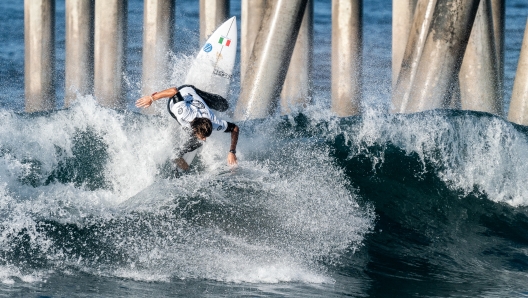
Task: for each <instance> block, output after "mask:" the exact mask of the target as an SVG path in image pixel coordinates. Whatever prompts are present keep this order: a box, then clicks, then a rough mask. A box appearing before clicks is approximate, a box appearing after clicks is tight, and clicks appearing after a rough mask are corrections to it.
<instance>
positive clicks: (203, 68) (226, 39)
mask: <svg viewBox="0 0 528 298" xmlns="http://www.w3.org/2000/svg"><path fill="white" fill-rule="evenodd" d="M236 52H237V24H236V17H232V18H230V19H229V20H227V21H225V22H224V23H223V24H222V25H220V27H218V28H217V29H216V30H215V31H214V32H213V34H211V36H209V38H208V39H207V41H206V42H205V44H204V46H203V47H202V48H201V50H200V52H199V53H198V55H197V56H196V58H195V59H194V62H193V64H192V66H191V69H190V70H189V72H188V73H187V77H186V78H185V84H187V85H194V86H195V87H196V88H198V89H200V90H203V91H206V92H210V93H214V94H218V95H221V96H222V97H224V98H225V97H227V94H228V92H229V85H230V83H231V76H232V74H233V68H234V67H235V59H236ZM201 148H202V147H200V148H198V149H196V150H194V151H191V152H188V153H185V154H184V155H183V159H184V160H185V162H187V164H188V165H189V166H190V165H191V163H192V161H193V160H194V158H195V157H196V154H197V153H198V152H199V150H201Z"/></svg>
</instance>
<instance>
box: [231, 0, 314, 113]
mask: <svg viewBox="0 0 528 298" xmlns="http://www.w3.org/2000/svg"><path fill="white" fill-rule="evenodd" d="M306 3H307V0H273V1H271V3H270V5H269V6H268V7H267V9H266V14H265V16H264V19H263V21H262V26H261V29H260V31H259V34H258V36H257V39H256V40H255V44H254V46H253V51H252V54H251V59H250V60H251V61H250V64H249V68H248V70H247V71H246V77H245V79H244V85H243V86H242V88H241V92H240V98H239V101H238V104H237V107H236V110H235V115H234V116H235V118H236V119H237V120H243V119H251V118H264V117H266V116H268V115H269V114H270V113H271V112H272V111H273V110H274V108H275V107H276V106H277V103H278V99H279V96H280V91H281V89H282V84H283V83H284V79H285V77H286V71H287V69H288V66H289V63H290V58H291V55H292V52H293V47H294V46H295V42H294V41H295V40H296V39H297V34H298V32H299V27H300V25H301V21H302V18H303V14H304V9H305V7H306Z"/></svg>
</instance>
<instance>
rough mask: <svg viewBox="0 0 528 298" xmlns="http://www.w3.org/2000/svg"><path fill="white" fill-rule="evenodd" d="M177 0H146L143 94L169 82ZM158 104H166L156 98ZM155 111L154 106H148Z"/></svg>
mask: <svg viewBox="0 0 528 298" xmlns="http://www.w3.org/2000/svg"><path fill="white" fill-rule="evenodd" d="M174 4H175V0H145V1H144V2H143V5H144V6H143V68H142V72H143V76H142V81H141V94H144V95H145V94H152V93H153V92H155V91H157V90H162V89H165V87H166V86H168V85H170V84H169V68H167V65H169V53H170V51H171V49H172V46H173V43H174V38H173V36H174V33H173V32H174V13H175V6H174ZM156 104H163V103H160V102H156ZM144 112H145V113H153V112H154V107H149V108H148V109H144Z"/></svg>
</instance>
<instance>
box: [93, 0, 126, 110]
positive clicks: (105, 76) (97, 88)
mask: <svg viewBox="0 0 528 298" xmlns="http://www.w3.org/2000/svg"><path fill="white" fill-rule="evenodd" d="M126 11H127V0H96V1H95V34H94V35H95V37H94V93H95V97H96V98H97V101H98V102H99V104H100V105H102V106H104V107H108V108H124V105H125V102H124V94H123V93H124V81H123V72H124V71H125V59H124V57H125V48H126V46H125V45H126V24H127V22H126V15H127V14H126Z"/></svg>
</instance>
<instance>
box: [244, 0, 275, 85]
mask: <svg viewBox="0 0 528 298" xmlns="http://www.w3.org/2000/svg"><path fill="white" fill-rule="evenodd" d="M267 2H268V0H242V3H241V8H242V18H241V19H242V20H241V22H242V26H241V27H242V28H241V30H240V31H241V38H240V45H241V47H240V85H242V84H243V83H244V77H245V74H246V70H247V68H248V64H249V59H250V58H251V52H252V51H253V44H254V43H255V39H256V38H257V35H258V32H259V30H260V25H261V23H262V19H263V18H264V13H265V11H266V3H267Z"/></svg>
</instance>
